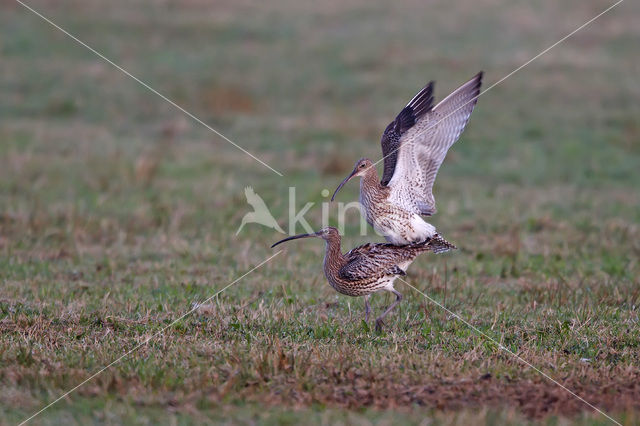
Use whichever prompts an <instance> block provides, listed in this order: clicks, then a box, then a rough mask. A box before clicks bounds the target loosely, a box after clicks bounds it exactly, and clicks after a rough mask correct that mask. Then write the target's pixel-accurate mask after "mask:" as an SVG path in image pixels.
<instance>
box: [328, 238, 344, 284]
mask: <svg viewBox="0 0 640 426" xmlns="http://www.w3.org/2000/svg"><path fill="white" fill-rule="evenodd" d="M326 243H327V244H326V249H325V253H324V272H325V275H327V278H329V277H330V276H333V275H335V274H337V273H338V271H339V270H340V268H341V267H342V266H343V265H344V263H345V260H344V256H343V255H342V251H341V250H340V236H336V237H333V238H329V239H327V240H326Z"/></svg>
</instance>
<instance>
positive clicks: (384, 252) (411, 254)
mask: <svg viewBox="0 0 640 426" xmlns="http://www.w3.org/2000/svg"><path fill="white" fill-rule="evenodd" d="M309 237H319V238H322V239H323V240H325V241H326V243H327V244H326V251H325V254H324V275H325V276H326V277H327V280H328V281H329V284H331V287H333V288H334V289H335V290H336V291H337V292H338V293H342V294H346V295H347V296H353V297H357V296H364V301H365V302H364V303H365V317H364V318H365V321H368V320H369V312H371V306H370V305H369V296H370V295H371V294H372V293H375V292H378V291H381V290H385V291H390V292H392V293H393V294H395V295H396V300H395V301H394V302H393V303H392V304H391V305H390V306H389V307H388V308H387V310H386V311H384V312H383V313H382V315H380V316H379V317H378V318H376V330H378V331H380V330H382V325H383V322H382V320H383V318H384V317H385V316H386V315H387V314H388V313H389V312H390V311H391V310H392V309H393V308H394V307H395V306H396V305H397V304H398V303H399V302H400V300H402V294H400V293H399V292H398V291H397V290H396V289H394V288H393V282H394V281H395V279H396V278H397V277H398V276H399V275H406V274H407V273H406V270H407V268H408V267H409V265H410V264H411V262H413V260H414V259H415V258H416V257H417V256H418V255H419V254H420V253H422V252H425V251H433V252H436V253H438V252H443V251H448V250H451V249H454V248H455V246H453V245H452V244H450V243H448V242H446V241H444V240H442V239H439V238H433V239H429V240H427V241H424V242H422V243H419V244H410V245H404V246H396V245H393V244H380V243H377V244H371V243H367V244H364V245H362V246H359V247H356V248H354V249H353V250H351V251H349V252H348V253H346V254H342V251H341V250H340V234H339V233H338V230H337V229H336V228H333V227H328V228H322V229H321V230H319V231H318V232H314V233H312V234H300V235H295V236H293V237H289V238H285V239H284V240H280V241H278V242H277V243H275V244H274V245H272V246H271V247H272V248H273V247H275V246H277V245H278V244H280V243H283V242H285V241H290V240H295V239H298V238H309Z"/></svg>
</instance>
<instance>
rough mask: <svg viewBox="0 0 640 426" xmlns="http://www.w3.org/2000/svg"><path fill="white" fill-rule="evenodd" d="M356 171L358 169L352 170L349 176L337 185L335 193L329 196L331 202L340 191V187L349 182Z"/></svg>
mask: <svg viewBox="0 0 640 426" xmlns="http://www.w3.org/2000/svg"><path fill="white" fill-rule="evenodd" d="M357 171H358V169H353V171H352V172H351V174H350V175H349V176H347V177H346V178H344V180H343V181H342V182H341V183H340V185H338V187H337V188H336V190H335V192H334V193H333V195H332V196H331V201H333V199H334V198H336V194H337V193H338V191H340V189H342V187H343V186H344V185H345V184H346V183H347V182H349V179H351V178H352V177H353V176H354V175H355V174H356V172H357Z"/></svg>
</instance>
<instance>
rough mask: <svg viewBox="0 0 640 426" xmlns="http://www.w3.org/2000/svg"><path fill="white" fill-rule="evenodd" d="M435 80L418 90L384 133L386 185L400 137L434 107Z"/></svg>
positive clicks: (383, 183)
mask: <svg viewBox="0 0 640 426" xmlns="http://www.w3.org/2000/svg"><path fill="white" fill-rule="evenodd" d="M433 84H434V83H433V81H431V82H429V84H427V85H426V86H424V87H423V88H422V90H420V91H419V92H418V94H417V95H415V96H414V97H413V99H411V100H410V101H409V103H408V104H407V106H405V107H404V108H403V109H402V111H400V114H398V116H397V117H396V119H395V120H393V121H392V122H391V123H389V125H388V126H387V128H386V129H384V133H383V134H382V140H381V141H380V145H382V156H383V158H384V172H383V173H382V181H381V182H380V183H381V184H382V185H383V186H386V185H387V184H388V183H389V181H390V180H391V177H392V176H393V171H394V170H395V168H396V163H397V161H398V148H399V147H400V138H401V137H402V135H403V134H404V133H405V132H406V131H407V130H409V129H410V128H411V127H413V125H414V124H416V122H417V121H418V120H419V119H420V118H422V116H424V115H425V114H426V113H427V112H429V111H431V108H433Z"/></svg>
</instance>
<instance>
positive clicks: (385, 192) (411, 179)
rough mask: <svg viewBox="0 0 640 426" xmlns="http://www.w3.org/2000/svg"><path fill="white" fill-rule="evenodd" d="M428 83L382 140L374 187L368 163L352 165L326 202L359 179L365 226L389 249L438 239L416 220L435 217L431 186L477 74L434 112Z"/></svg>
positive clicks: (469, 103)
mask: <svg viewBox="0 0 640 426" xmlns="http://www.w3.org/2000/svg"><path fill="white" fill-rule="evenodd" d="M433 84H434V83H433V82H430V83H429V84H428V85H427V86H425V87H424V88H423V89H422V90H421V91H420V92H419V93H418V94H417V95H416V96H415V97H414V98H413V99H411V101H409V103H408V104H407V106H406V107H404V108H403V109H402V111H400V114H398V116H397V117H396V119H395V120H394V121H393V122H392V123H391V124H389V125H388V126H387V128H386V129H385V131H384V134H383V135H382V140H381V145H382V154H383V155H384V172H383V175H382V180H381V181H380V182H378V173H377V171H376V169H375V165H374V164H373V163H372V162H371V160H369V159H368V158H362V159H360V160H358V161H357V162H356V165H355V167H354V168H353V171H352V172H351V174H350V175H349V176H347V177H346V179H345V180H343V181H342V183H341V184H340V185H339V186H338V188H337V189H336V191H335V192H334V194H333V196H332V197H331V200H332V201H333V199H334V198H335V196H336V194H337V193H338V191H339V190H340V188H342V187H343V186H344V185H345V184H346V183H347V182H348V181H349V180H350V179H351V178H353V177H354V176H360V177H361V178H362V179H361V180H360V204H362V206H363V208H364V209H363V210H364V211H363V215H364V216H365V219H366V220H367V222H369V224H370V225H372V226H373V228H374V229H375V230H376V231H377V232H378V233H379V234H381V235H384V236H385V238H386V239H387V241H389V242H390V243H392V244H397V245H401V244H412V243H417V242H421V241H425V240H427V239H429V238H432V237H434V236H437V235H438V234H437V233H436V229H435V227H434V226H433V225H431V224H429V223H427V222H425V221H424V220H423V219H422V218H421V217H420V215H426V216H431V215H432V214H434V213H435V212H436V202H435V199H434V198H433V192H432V191H433V182H434V181H435V179H436V174H437V173H438V169H439V168H440V165H441V164H442V162H443V161H444V158H445V156H446V155H447V151H448V150H449V148H450V147H451V145H453V144H454V143H455V141H456V140H457V139H458V137H459V136H460V134H461V133H462V131H463V130H464V128H465V126H466V124H467V122H468V121H469V117H470V116H471V112H472V111H473V107H474V106H475V104H476V100H477V98H478V96H479V94H480V85H481V84H482V72H479V73H478V74H476V76H475V77H473V78H472V79H471V80H469V81H468V82H466V83H465V84H463V85H462V86H460V87H459V88H458V89H456V90H455V91H454V92H453V93H451V94H450V95H449V96H447V97H446V98H444V99H443V100H442V101H441V102H440V103H439V104H437V105H436V106H435V107H434V106H433Z"/></svg>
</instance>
